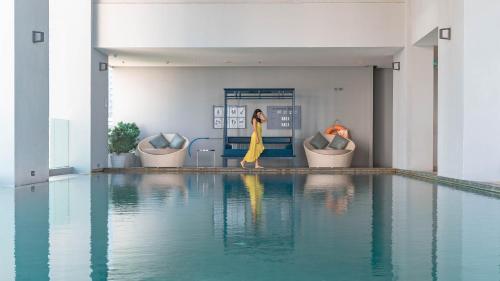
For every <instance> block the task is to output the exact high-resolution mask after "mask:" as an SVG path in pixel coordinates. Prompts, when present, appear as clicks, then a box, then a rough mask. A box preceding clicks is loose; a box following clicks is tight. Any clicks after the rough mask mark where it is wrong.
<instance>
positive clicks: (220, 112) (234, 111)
mask: <svg viewBox="0 0 500 281" xmlns="http://www.w3.org/2000/svg"><path fill="white" fill-rule="evenodd" d="M246 115H247V106H246V105H228V107H227V117H228V118H227V124H226V126H227V128H228V129H246V122H247V116H246ZM224 123H226V122H224V106H221V105H214V106H213V128H214V129H224Z"/></svg>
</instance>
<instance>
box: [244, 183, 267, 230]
mask: <svg viewBox="0 0 500 281" xmlns="http://www.w3.org/2000/svg"><path fill="white" fill-rule="evenodd" d="M241 179H242V180H243V183H245V187H246V188H247V191H248V195H249V196H250V207H251V208H252V218H253V221H254V223H255V222H256V221H257V219H258V217H259V216H260V215H261V213H262V195H263V194H264V186H263V185H262V183H261V182H260V179H259V176H258V175H241Z"/></svg>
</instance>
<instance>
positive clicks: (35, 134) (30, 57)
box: [0, 0, 49, 185]
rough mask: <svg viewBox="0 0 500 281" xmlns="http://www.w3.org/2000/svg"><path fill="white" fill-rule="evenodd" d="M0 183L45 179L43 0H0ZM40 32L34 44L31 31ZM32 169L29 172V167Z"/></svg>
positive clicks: (45, 10) (45, 23) (45, 18)
mask: <svg viewBox="0 0 500 281" xmlns="http://www.w3.org/2000/svg"><path fill="white" fill-rule="evenodd" d="M0 8H1V9H0V10H2V12H1V13H2V14H1V18H2V22H1V25H2V29H1V32H2V33H1V36H2V38H5V41H2V44H1V45H2V47H1V51H0V54H1V57H0V60H1V61H2V66H1V73H0V76H1V78H0V79H1V81H0V84H1V87H2V88H1V90H2V104H1V105H0V119H1V121H0V122H1V124H2V128H4V129H3V131H4V133H3V135H2V138H1V140H0V146H1V148H0V155H1V156H0V161H2V163H3V164H2V167H1V169H0V170H1V171H0V185H23V184H28V183H35V182H43V181H47V179H48V175H49V168H48V158H49V157H48V151H49V150H48V148H49V144H48V141H49V136H48V124H49V121H48V82H49V78H48V74H49V71H48V52H49V51H48V32H47V31H48V20H49V19H48V1H32V0H18V1H15V2H14V1H11V0H8V1H2V6H0ZM34 30H36V31H43V32H45V42H43V43H37V44H34V43H32V41H31V35H32V31H34ZM32 171H33V172H34V173H35V175H34V176H32V175H31V172H32Z"/></svg>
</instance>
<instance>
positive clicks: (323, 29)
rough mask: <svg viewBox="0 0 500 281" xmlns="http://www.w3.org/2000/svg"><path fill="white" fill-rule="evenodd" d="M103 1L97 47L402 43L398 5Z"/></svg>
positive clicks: (99, 6)
mask: <svg viewBox="0 0 500 281" xmlns="http://www.w3.org/2000/svg"><path fill="white" fill-rule="evenodd" d="M385 2H386V3H345V2H344V3H302V4H300V5H298V4H294V3H242V4H221V3H218V4H214V3H212V4H210V5H207V4H201V3H191V4H189V5H186V4H171V3H170V4H168V3H137V2H135V3H133V4H130V3H129V4H124V3H123V2H122V3H109V2H108V3H101V4H99V3H97V4H95V5H96V9H97V14H96V22H97V24H98V25H97V27H98V29H97V41H96V46H97V47H103V48H113V47H116V48H118V47H120V48H124V47H284V46H286V47H391V46H392V47H399V46H403V44H404V20H405V15H404V7H405V4H404V3H402V2H399V3H394V2H392V3H391V2H387V1H385Z"/></svg>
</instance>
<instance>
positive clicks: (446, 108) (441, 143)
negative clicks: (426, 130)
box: [438, 0, 464, 178]
mask: <svg viewBox="0 0 500 281" xmlns="http://www.w3.org/2000/svg"><path fill="white" fill-rule="evenodd" d="M463 9H464V4H463V0H447V1H440V7H439V26H440V28H445V27H452V40H439V54H438V58H439V67H438V77H439V83H438V174H439V175H440V176H445V177H452V178H463V172H462V171H463V149H464V147H463V121H464V120H463V114H464V100H463V98H464V82H463V81H464V58H463V55H464V50H463V43H464V37H463V24H464V22H463V13H464V10H463Z"/></svg>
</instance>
